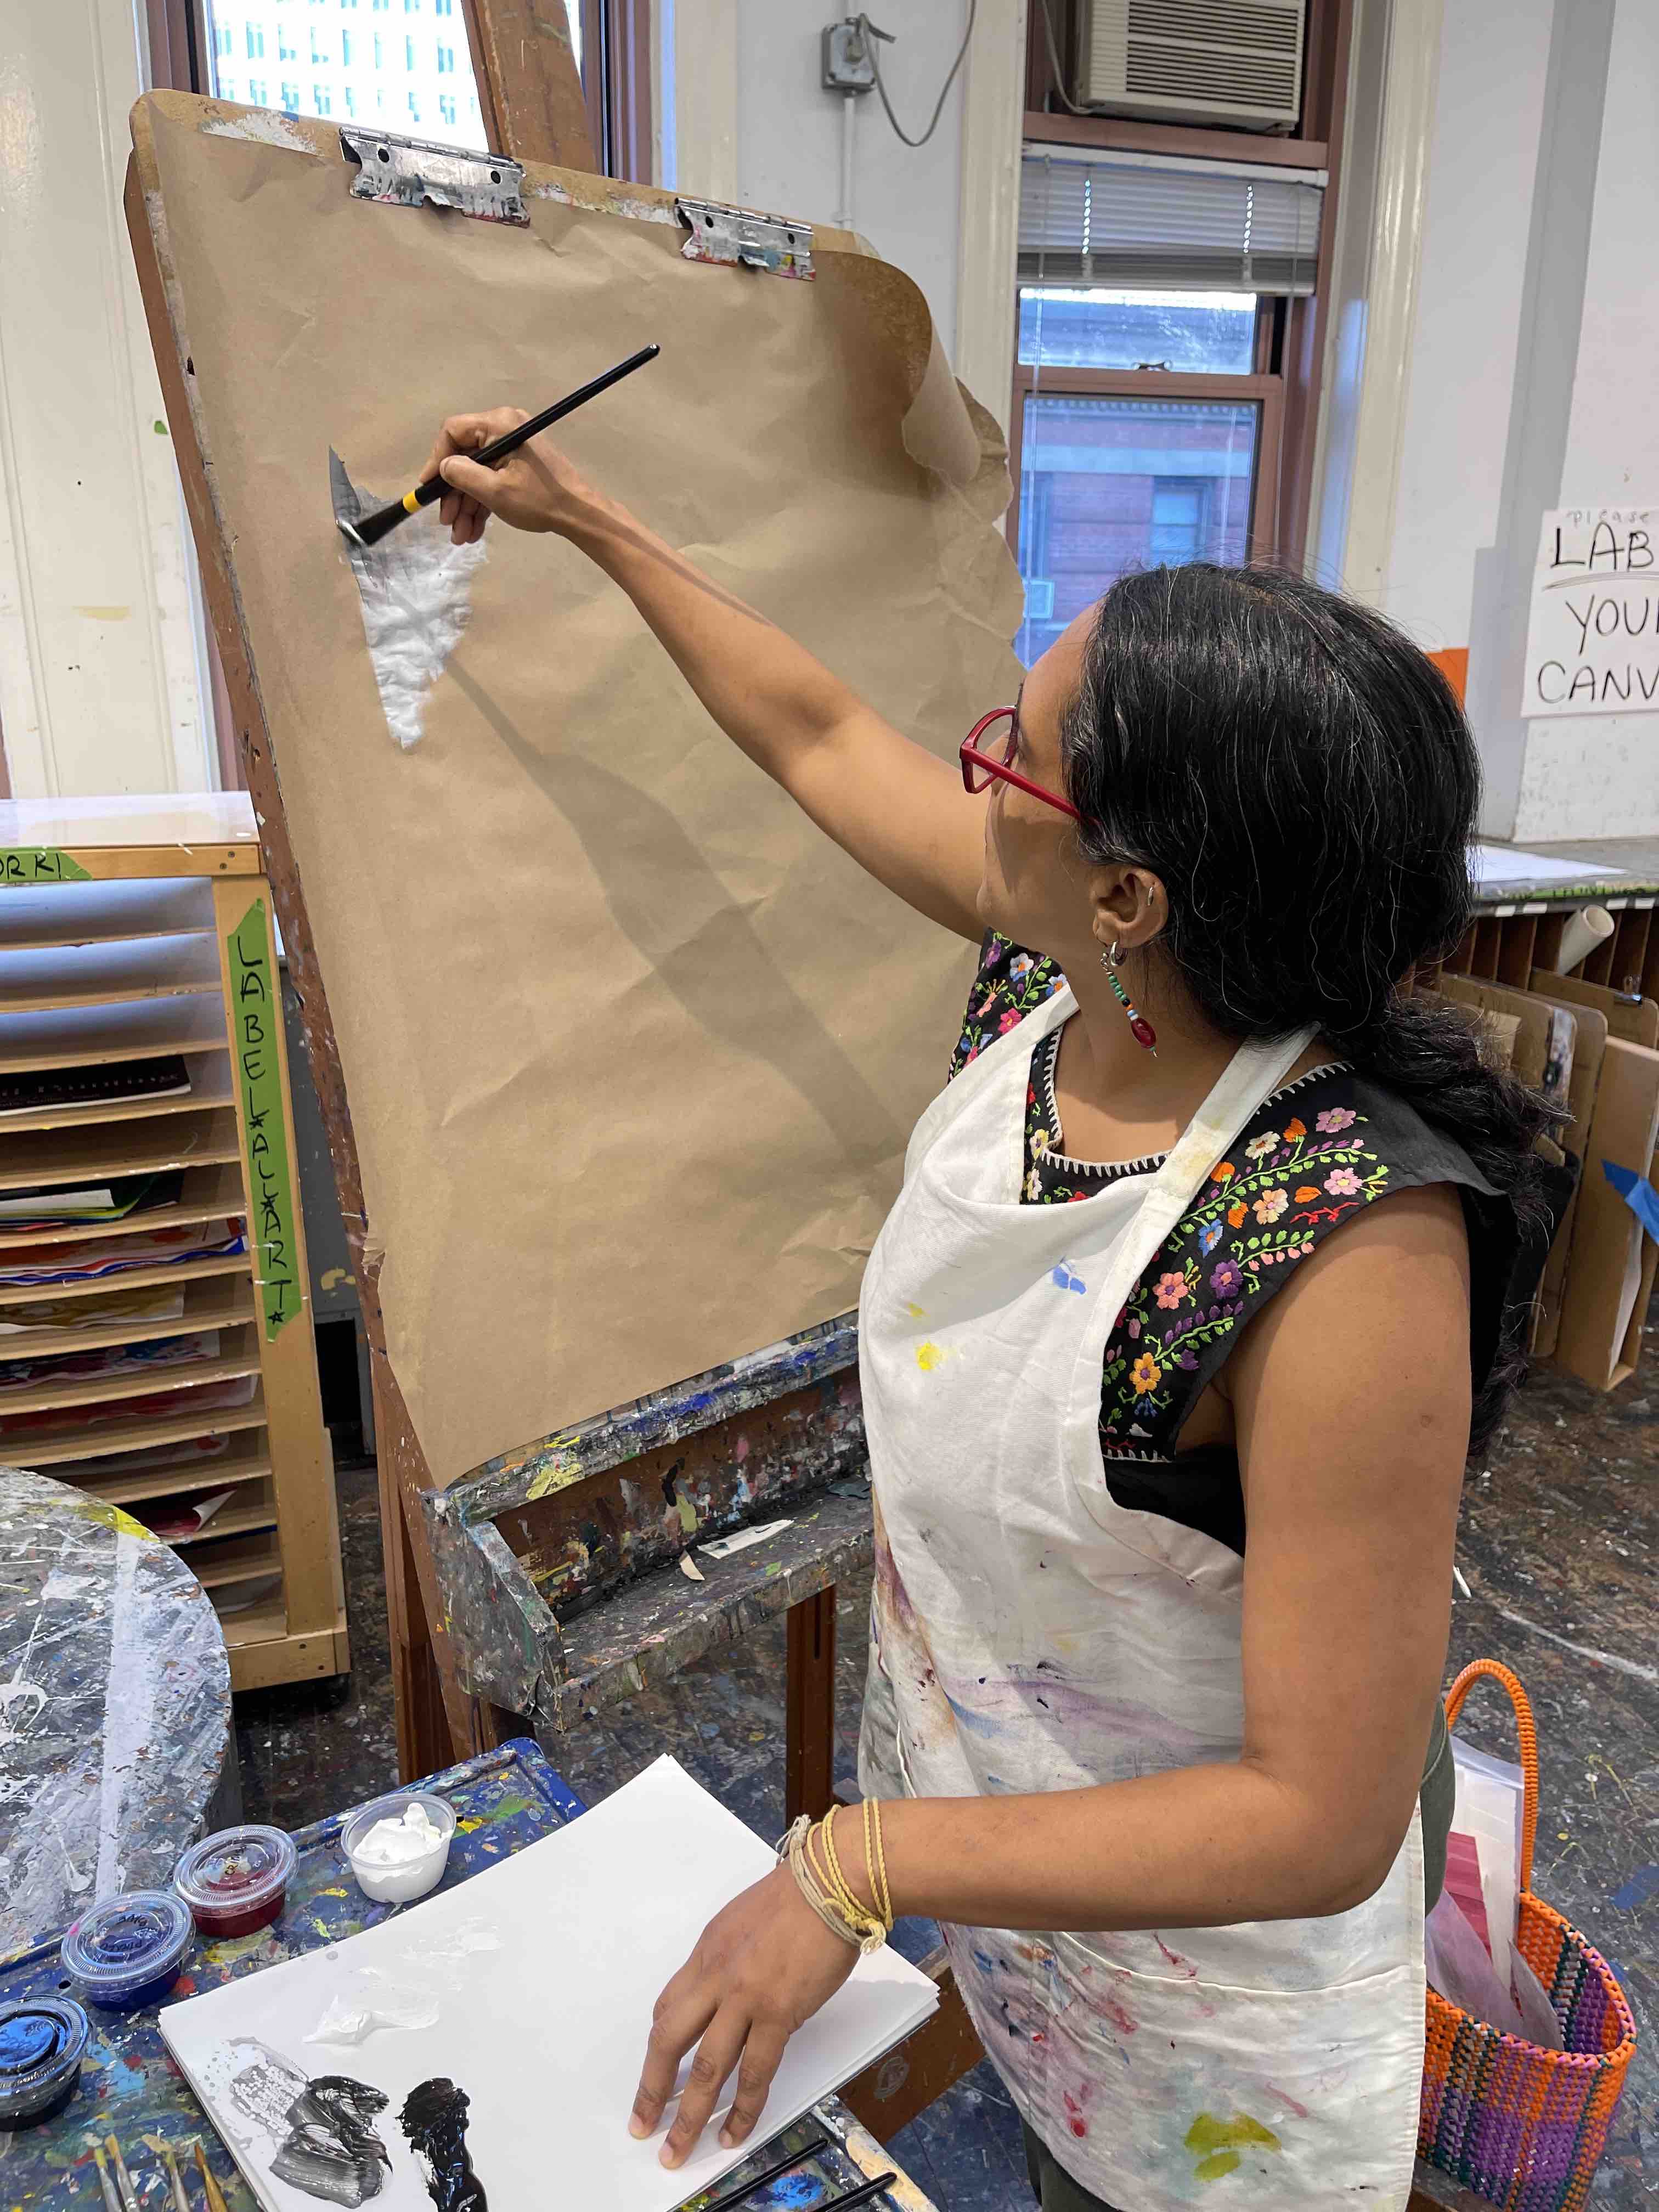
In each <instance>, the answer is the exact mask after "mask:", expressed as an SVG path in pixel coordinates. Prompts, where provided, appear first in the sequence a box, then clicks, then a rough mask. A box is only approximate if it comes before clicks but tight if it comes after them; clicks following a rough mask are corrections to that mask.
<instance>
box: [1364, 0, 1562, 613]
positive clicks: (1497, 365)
mask: <svg viewBox="0 0 1659 2212" xmlns="http://www.w3.org/2000/svg"><path fill="white" fill-rule="evenodd" d="M1553 12H1554V7H1553V0H1451V4H1449V6H1448V7H1447V8H1446V9H1445V14H1444V21H1443V33H1442V39H1441V47H1440V81H1439V89H1438V94H1437V112H1436V116H1435V123H1434V132H1433V138H1432V142H1431V149H1430V156H1429V183H1428V195H1427V200H1426V204H1425V210H1424V218H1423V241H1422V249H1421V263H1420V266H1419V283H1418V303H1417V318H1416V328H1415V333H1414V338H1413V349H1412V357H1411V367H1410V371H1409V382H1408V386H1407V402H1406V426H1405V440H1404V445H1403V449H1402V457H1401V471H1400V483H1399V490H1398V495H1397V500H1396V505H1395V529H1394V542H1393V545H1392V549H1391V552H1390V557H1389V568H1388V572H1387V578H1386V582H1385V586H1384V590H1383V595H1382V602H1381V603H1382V605H1383V611H1385V612H1386V613H1388V614H1389V615H1391V616H1392V617H1394V619H1395V621H1396V622H1399V623H1403V624H1404V625H1405V627H1406V628H1407V629H1408V630H1409V631H1410V632H1411V634H1412V635H1413V637H1415V638H1416V640H1417V641H1418V642H1419V645H1422V646H1424V647H1426V648H1428V649H1429V650H1431V651H1432V650H1434V649H1436V648H1437V647H1442V646H1466V645H1467V644H1468V641H1469V612H1470V600H1471V595H1472V592H1473V590H1474V555H1475V549H1476V547H1477V546H1480V545H1490V544H1492V538H1493V535H1494V533H1495V532H1496V530H1497V527H1498V497H1499V494H1500V492H1501V490H1502V487H1503V477H1504V442H1505V440H1506V438H1507V436H1508V433H1509V423H1510V388H1511V386H1512V384H1513V382H1514V378H1515V368H1516V335H1517V332H1518V330H1519V326H1520V317H1521V293H1522V283H1523V280H1524V277H1525V273H1526V260H1527V240H1528V228H1529V224H1530V220H1531V211H1532V191H1533V175H1534V169H1535V167H1536V165H1537V160H1538V132H1539V123H1540V118H1541V112H1542V107H1543V99H1544V75H1545V69H1546V65H1547V62H1548V58H1549V43H1550V23H1551V18H1552V16H1553Z"/></svg>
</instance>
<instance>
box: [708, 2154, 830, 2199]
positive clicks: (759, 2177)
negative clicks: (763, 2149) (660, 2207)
mask: <svg viewBox="0 0 1659 2212" xmlns="http://www.w3.org/2000/svg"><path fill="white" fill-rule="evenodd" d="M828 2149H829V2136H813V2137H812V2139H811V2142H804V2143H803V2144H802V2145H801V2147H800V2148H799V2150H792V2151H791V2152H790V2153H789V2154H788V2155H787V2157H786V2158H781V2159H779V2160H778V2161H777V2162H776V2164H775V2165H774V2166H768V2167H767V2168H766V2170H765V2172H763V2173H757V2174H755V2175H754V2176H753V2177H752V2178H751V2179H750V2180H748V2181H745V2182H744V2184H743V2185H742V2186H741V2188H738V2189H728V2190H727V2191H726V2194H725V2196H724V2197H715V2198H714V2201H713V2202H712V2203H708V2204H705V2205H704V2206H703V2208H702V2212H736V2207H737V2206H738V2205H739V2204H746V2203H748V2201H749V2199H750V2197H752V2196H753V2195H754V2193H755V2191H757V2189H764V2188H765V2186H766V2185H767V2183H768V2182H769V2181H775V2180H776V2179H777V2178H778V2176H779V2175H780V2174H781V2173H787V2172H788V2171H789V2169H790V2167H791V2166H804V2165H805V2162H806V2160H808V2159H809V2158H816V2157H817V2154H818V2153H819V2152H820V2151H821V2150H828Z"/></svg>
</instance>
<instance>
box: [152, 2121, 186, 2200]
mask: <svg viewBox="0 0 1659 2212" xmlns="http://www.w3.org/2000/svg"><path fill="white" fill-rule="evenodd" d="M146 2142H153V2136H146ZM159 2150H161V2159H164V2161H166V2170H168V2181H170V2184H173V2212H191V2199H188V2197H185V2190H184V2177H181V2174H179V2161H177V2159H175V2157H173V2143H161V2146H159Z"/></svg>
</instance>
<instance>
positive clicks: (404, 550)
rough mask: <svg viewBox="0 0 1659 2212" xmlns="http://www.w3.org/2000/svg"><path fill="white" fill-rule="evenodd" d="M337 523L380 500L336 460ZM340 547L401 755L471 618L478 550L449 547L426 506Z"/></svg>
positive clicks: (331, 463) (417, 734)
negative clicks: (376, 538) (368, 541)
mask: <svg viewBox="0 0 1659 2212" xmlns="http://www.w3.org/2000/svg"><path fill="white" fill-rule="evenodd" d="M328 468H329V483H330V489H331V492H332V494H333V501H334V513H335V517H336V519H337V520H345V521H348V522H355V521H356V520H357V519H358V517H359V516H360V515H363V514H370V513H374V509H375V508H376V507H383V506H384V505H385V504H386V502H385V501H384V500H381V499H379V498H377V497H376V496H375V495H374V494H373V493H371V492H368V491H364V490H362V489H360V488H359V487H358V486H357V485H356V484H354V483H352V481H351V478H350V477H349V475H348V474H347V473H346V468H345V464H344V463H343V461H342V460H341V459H340V457H339V455H338V454H337V453H330V454H329V457H328ZM341 544H342V547H343V550H344V551H345V554H346V557H347V559H348V560H349V562H350V563H351V573H352V574H353V575H354V576H355V577H356V580H357V595H358V600H359V603H360V605H362V616H363V635H364V637H365V638H366V639H367V641H368V658H369V661H370V664H371V665H372V666H373V668H374V681H375V683H376V684H378V685H379V686H380V704H381V706H382V707H383V708H385V710H386V726H387V728H388V729H389V730H390V731H391V732H392V736H393V737H394V738H396V739H397V740H398V744H400V745H401V746H402V747H403V749H404V751H405V752H407V751H409V750H410V747H411V746H414V745H417V744H419V743H420V742H421V736H422V731H423V730H424V728H425V726H426V709H427V703H428V701H429V700H430V698H431V696H432V694H433V691H434V690H435V689H436V686H437V684H438V679H439V678H440V677H441V676H442V674H443V672H444V670H445V669H446V668H447V666H448V665H449V656H450V655H451V653H453V652H454V650H455V648H456V647H457V646H458V645H459V643H460V641H461V635H462V633H463V631H464V630H465V628H466V626H467V623H468V622H469V621H470V620H471V614H472V579H473V576H474V574H476V572H477V568H478V564H479V563H480V562H482V561H483V557H484V545H483V539H482V538H481V539H480V540H479V541H478V543H477V544H476V545H455V544H451V542H450V537H449V532H447V530H446V529H445V528H444V527H443V526H442V525H441V523H440V522H439V521H438V520H437V517H436V514H435V512H434V511H433V510H432V509H430V508H428V509H426V510H425V511H424V512H423V513H420V514H416V515H411V516H410V520H408V521H407V522H405V523H403V524H400V525H399V526H398V528H397V529H396V530H394V531H392V533H391V534H390V536H389V537H386V538H382V539H381V540H380V544H378V545H368V546H358V545H349V544H347V543H346V541H345V540H344V538H342V540H341Z"/></svg>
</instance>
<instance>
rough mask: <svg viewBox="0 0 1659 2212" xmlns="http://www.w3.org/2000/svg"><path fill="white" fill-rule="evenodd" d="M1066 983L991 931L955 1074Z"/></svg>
mask: <svg viewBox="0 0 1659 2212" xmlns="http://www.w3.org/2000/svg"><path fill="white" fill-rule="evenodd" d="M1005 962H1006V967H1005V965H1004V963H1005ZM1064 981H1066V978H1065V976H1064V975H1062V974H1061V973H1060V969H1058V968H1057V967H1056V966H1055V965H1054V962H1053V961H1052V960H1050V959H1049V958H1048V956H1047V954H1046V953H1044V954H1041V955H1039V954H1035V953H1030V952H1027V951H1023V950H1022V949H1021V948H1020V947H1019V946H1018V945H1011V944H1010V943H1009V941H1008V939H1006V937H999V936H998V935H997V934H996V933H995V932H994V931H993V932H992V933H991V934H990V935H989V936H987V938H986V939H985V942H984V944H983V945H982V946H981V950H980V956H979V973H978V975H975V978H974V987H973V988H972V990H971V991H969V994H968V1012H967V1017H966V1018H965V1020H964V1021H963V1025H962V1035H961V1036H960V1037H958V1039H957V1048H956V1050H955V1052H954V1053H953V1054H951V1069H950V1072H951V1075H953V1076H954V1075H960V1074H961V1073H962V1071H963V1068H964V1067H967V1066H969V1065H970V1063H971V1062H973V1061H974V1060H977V1059H978V1058H979V1056H980V1054H981V1053H982V1052H983V1051H984V1049H985V1048H986V1046H987V1045H988V1044H994V1043H995V1042H996V1041H997V1039H998V1038H999V1037H1000V1036H1006V1035H1007V1034H1008V1032H1009V1030H1012V1029H1015V1028H1017V1027H1018V1024H1020V1023H1021V1022H1022V1021H1024V1018H1025V1017H1026V1015H1027V1014H1029V1013H1030V1012H1033V1011H1034V1010H1035V1009H1036V1007H1038V1006H1041V1005H1042V1003H1043V1001H1044V1000H1045V999H1049V998H1052V997H1053V996H1054V993H1055V992H1056V991H1057V990H1058V989H1059V988H1060V985H1061V984H1062V983H1063V982H1064ZM1034 1202H1035V1201H1034Z"/></svg>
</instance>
